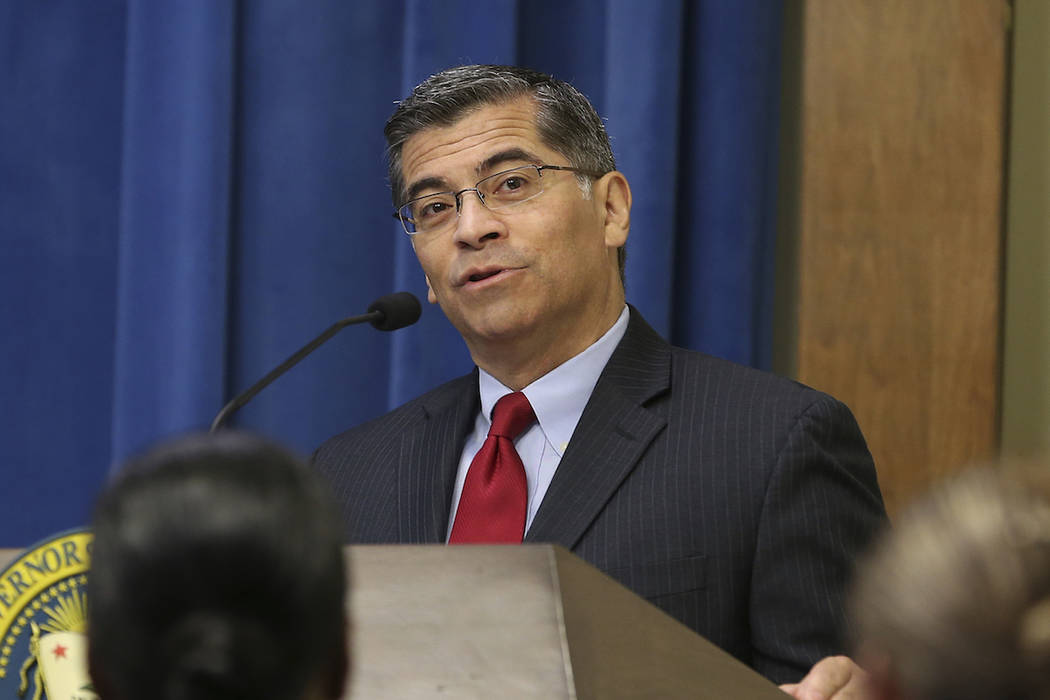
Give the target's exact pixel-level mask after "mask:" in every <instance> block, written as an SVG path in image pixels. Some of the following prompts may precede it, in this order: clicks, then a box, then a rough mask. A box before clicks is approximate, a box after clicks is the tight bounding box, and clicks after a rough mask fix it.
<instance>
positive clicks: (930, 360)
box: [797, 0, 1009, 512]
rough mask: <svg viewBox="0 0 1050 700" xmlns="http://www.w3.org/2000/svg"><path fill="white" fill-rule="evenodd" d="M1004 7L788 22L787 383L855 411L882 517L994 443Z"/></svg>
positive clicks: (968, 2)
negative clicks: (793, 355) (796, 26)
mask: <svg viewBox="0 0 1050 700" xmlns="http://www.w3.org/2000/svg"><path fill="white" fill-rule="evenodd" d="M1008 9H1009V8H1008V5H1007V3H1006V2H1004V0H924V1H923V2H915V1H914V0H808V1H807V2H806V3H805V5H804V9H803V12H802V25H803V26H802V32H803V36H802V51H801V61H802V63H801V92H802V95H801V117H800V122H799V130H800V137H801V143H800V147H801V150H800V158H801V163H800V168H801V169H800V171H799V174H798V177H799V180H798V186H799V195H798V196H799V201H798V205H797V209H798V213H797V216H798V219H799V220H798V222H797V225H798V229H799V240H798V251H797V255H798V260H797V265H798V268H797V275H798V281H797V285H798V289H797V295H798V307H797V314H798V316H797V332H798V347H797V353H798V354H797V363H798V377H799V379H800V380H801V381H803V382H805V383H807V384H810V385H811V386H814V387H817V388H819V389H822V390H825V391H828V392H829V393H831V394H833V395H835V396H837V397H838V398H840V399H842V400H843V401H845V402H846V403H847V404H849V406H850V407H851V408H852V409H853V411H854V413H855V414H856V416H857V419H858V421H859V422H860V425H861V428H862V429H863V431H864V433H865V435H866V436H867V438H868V441H869V444H870V447H871V450H872V453H873V455H874V456H875V461H876V465H877V467H878V470H879V478H880V482H881V484H882V486H883V491H884V494H885V496H886V499H887V503H888V505H889V507H890V509H891V512H893V511H895V510H896V509H897V508H898V507H899V506H900V505H901V504H902V503H903V502H904V501H905V500H907V499H909V498H910V497H911V496H913V495H914V494H916V493H917V492H918V491H921V490H923V489H924V488H925V487H926V486H927V485H928V484H929V482H930V481H931V480H933V479H935V478H937V477H938V476H941V475H943V474H945V473H947V472H950V471H953V470H955V469H957V468H959V467H960V466H961V465H963V464H965V463H967V462H970V461H973V460H975V459H980V458H985V457H987V456H989V455H991V454H992V453H993V452H994V451H995V449H996V445H997V440H998V435H997V432H998V414H997V405H998V392H999V389H998V387H999V380H998V376H999V345H1000V340H999V338H1000V316H1001V296H1002V295H1001V261H1002V251H1001V247H1002V244H1001V241H1002V196H1003V195H1002V193H1003V148H1004V145H1003V144H1004V126H1003V125H1004V115H1005V109H1004V99H1005V84H1006V74H1007V73H1006V68H1007V65H1006V56H1007V44H1008V42H1007V36H1008V31H1007V23H1008Z"/></svg>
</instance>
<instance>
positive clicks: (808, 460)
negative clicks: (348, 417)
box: [315, 66, 885, 698]
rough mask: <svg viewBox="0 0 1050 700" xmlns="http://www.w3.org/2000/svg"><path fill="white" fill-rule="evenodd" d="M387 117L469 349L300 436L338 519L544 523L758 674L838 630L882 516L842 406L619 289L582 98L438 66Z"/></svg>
mask: <svg viewBox="0 0 1050 700" xmlns="http://www.w3.org/2000/svg"><path fill="white" fill-rule="evenodd" d="M386 135H387V140H388V143H389V144H390V181H391V184H392V187H393V194H394V200H395V205H396V206H397V207H398V216H399V217H400V218H401V220H402V222H403V223H404V225H405V230H406V232H408V233H409V234H410V235H411V237H412V245H413V248H414V250H415V252H416V255H417V257H418V258H419V262H420V264H421V266H422V268H423V272H424V274H425V275H426V280H427V286H428V290H429V292H428V298H429V301H430V302H431V303H437V304H440V306H441V309H442V310H443V311H444V313H445V314H446V316H447V317H448V318H449V320H450V321H451V322H452V324H453V325H454V326H455V327H456V329H457V330H458V331H459V332H460V333H461V334H462V336H463V338H464V340H465V341H466V344H467V347H468V348H469V350H470V353H471V357H472V358H473V360H474V361H475V363H476V364H477V369H476V370H475V371H474V372H473V373H472V374H470V375H468V376H466V377H462V378H460V379H457V380H454V381H452V382H449V383H448V384H445V385H443V386H441V387H438V388H437V389H435V390H433V391H431V392H429V393H427V394H424V395H423V396H421V397H419V398H417V399H415V400H413V401H411V402H409V403H408V404H406V405H404V406H402V407H400V408H398V409H396V410H395V411H393V412H391V413H389V414H387V415H385V416H383V417H381V418H379V419H377V420H375V421H372V422H370V423H367V424H365V425H362V426H359V427H357V428H354V429H352V430H350V431H347V432H346V433H343V434H342V435H339V436H337V437H335V438H333V439H332V440H330V441H328V442H327V443H325V444H324V445H323V446H322V447H321V448H320V449H319V450H318V452H317V454H316V455H315V463H316V465H317V466H318V468H319V469H321V470H322V471H323V472H325V473H327V475H328V476H329V477H330V478H331V480H332V481H333V483H334V485H335V488H336V491H337V496H338V497H339V498H340V499H341V500H342V502H343V503H344V504H345V506H346V510H345V518H346V524H347V528H348V534H349V538H350V540H351V541H352V542H445V541H449V542H485V541H488V542H492V541H521V540H522V538H524V541H526V542H556V543H558V544H561V545H563V546H565V547H567V548H569V549H571V550H572V551H574V552H575V553H576V554H578V555H580V556H581V557H583V558H584V559H586V560H588V561H590V562H591V563H593V564H594V565H596V566H597V567H599V568H601V569H603V570H604V571H606V572H607V573H609V574H610V575H611V576H613V577H614V578H617V579H619V580H620V581H621V582H623V583H624V584H625V585H627V586H628V587H630V588H632V589H633V590H635V591H636V592H638V593H639V594H640V595H642V596H644V597H646V598H648V599H649V600H650V601H652V602H653V603H654V604H656V605H658V606H660V607H661V608H663V609H664V610H666V611H667V612H668V613H670V614H671V615H673V616H675V617H676V618H678V619H679V620H681V621H682V622H684V623H685V624H687V625H689V626H690V627H692V628H693V629H695V630H696V631H697V632H699V633H700V634H702V635H704V636H705V637H707V638H708V639H710V640H712V641H713V642H715V643H717V644H719V645H720V646H722V647H723V648H725V649H726V650H728V651H729V652H730V653H732V654H734V655H736V656H737V657H738V658H740V659H742V660H743V661H744V662H746V663H748V664H750V665H751V666H752V667H754V668H755V669H756V670H758V671H759V672H760V673H763V674H764V675H766V676H768V677H769V678H771V679H773V680H774V681H777V682H782V683H783V682H788V681H796V680H798V679H799V678H800V677H801V676H802V675H803V674H804V673H805V672H806V670H807V669H809V668H810V667H811V666H812V665H813V664H814V662H816V661H817V660H819V659H821V658H822V657H826V656H829V655H831V654H836V653H839V650H840V649H841V644H840V642H839V634H840V632H841V628H840V627H841V621H842V612H841V611H842V605H841V603H842V591H843V587H844V586H845V585H846V583H847V579H848V577H849V575H850V573H851V569H852V565H853V560H854V556H855V554H856V553H857V552H858V551H859V550H860V549H862V548H863V547H864V546H865V545H866V544H867V542H868V541H869V539H870V538H871V536H872V535H873V533H874V532H875V531H876V530H877V529H878V528H879V527H880V526H881V525H882V523H883V522H884V520H885V511H884V508H883V505H882V499H881V495H880V493H879V489H878V485H877V482H876V476H875V470H874V466H873V464H872V461H871V457H870V454H869V453H868V450H867V447H866V446H865V443H864V439H863V437H862V436H861V434H860V430H859V429H858V427H857V425H856V422H855V421H854V420H853V417H852V416H851V415H850V413H849V411H848V409H846V408H845V406H843V405H842V404H840V403H838V402H837V401H835V400H834V399H832V398H831V397H829V396H826V395H824V394H821V393H819V392H816V391H814V390H812V389H809V388H807V387H804V386H802V385H799V384H797V383H794V382H791V381H788V380H785V379H781V378H777V377H774V376H772V375H769V374H766V373H762V372H758V371H756V370H752V369H749V368H745V367H741V366H738V365H734V364H732V363H729V362H725V361H722V360H718V359H716V358H713V357H709V356H705V355H702V354H700V353H696V352H691V351H687V350H683V349H679V348H673V347H671V346H670V345H668V344H667V343H666V342H665V341H664V340H663V339H662V338H660V336H659V335H658V334H657V333H656V332H655V331H653V329H652V328H650V327H649V325H648V324H647V323H646V322H645V320H644V319H643V318H642V317H641V315H640V314H639V313H638V311H637V310H636V309H634V308H632V307H629V306H628V305H627V304H626V303H625V296H624V286H623V278H622V274H623V246H624V244H625V243H626V240H627V234H628V230H629V227H630V209H631V191H630V187H629V185H628V183H627V179H626V178H625V177H624V175H623V174H622V173H619V172H617V171H616V169H615V163H614V161H613V156H612V151H611V148H610V146H609V141H608V137H607V136H606V133H605V130H604V127H603V125H602V122H601V119H600V118H599V116H598V115H597V113H596V112H595V110H594V108H593V107H592V106H591V105H590V103H589V102H588V101H587V99H586V98H585V97H584V96H583V95H582V94H580V93H579V92H578V91H577V90H575V88H573V87H572V86H570V85H568V84H566V83H564V82H562V81H558V80H555V79H553V78H551V77H550V76H546V75H543V74H540V73H536V72H533V71H529V70H525V69H520V68H510V67H499V66H465V67H460V68H453V69H450V70H447V71H444V72H442V73H439V74H438V75H435V76H433V77H431V78H429V79H428V80H427V81H425V82H424V83H422V84H421V85H420V86H418V87H417V88H416V89H415V90H414V91H413V93H412V95H411V96H410V97H409V98H407V99H406V100H404V101H403V102H401V103H400V105H399V107H398V108H397V110H396V111H395V113H394V115H393V116H392V117H391V119H390V121H389V122H388V123H387V127H386ZM508 395H509V396H510V397H512V398H511V399H510V400H509V401H502V400H501V399H504V398H505V397H507V396H508ZM521 396H524V397H525V398H526V399H527V401H522V400H520V397H521ZM515 397H517V398H515ZM511 403H513V404H514V408H503V409H501V405H505V406H509V405H510V404H511ZM522 405H523V406H524V408H521V406H522ZM494 407H495V411H494ZM519 410H520V411H524V413H520V415H523V416H525V418H523V419H522V420H520V421H519V420H518V418H517V417H516V416H518V415H519V413H514V416H515V417H513V418H506V416H507V415H510V412H511V411H519ZM501 412H502V413H501ZM512 424H514V425H516V427H515V428H513V429H509V428H506V426H507V425H512ZM522 426H524V428H523V432H520V434H519V433H518V430H519V429H521V428H522ZM490 428H491V429H492V434H490ZM511 474H512V476H508V475H511ZM860 677H861V674H860V672H859V669H857V668H856V667H855V666H854V665H853V664H852V663H851V662H850V661H849V660H848V659H844V658H835V659H830V660H825V661H823V662H821V664H819V665H818V666H817V667H816V668H815V669H814V670H813V672H812V673H811V674H810V675H809V676H808V677H807V678H806V681H805V682H804V683H803V684H802V685H801V686H786V688H787V689H788V690H789V692H793V693H796V694H797V696H798V697H808V696H806V695H805V693H809V692H811V691H814V690H817V691H819V692H817V694H816V695H813V696H812V697H832V695H833V693H835V692H838V694H837V695H834V697H836V698H846V697H851V695H850V693H852V692H854V690H853V689H854V687H855V685H856V681H857V680H858V679H859V678H860ZM824 688H826V689H828V690H827V692H824V690H822V689H824Z"/></svg>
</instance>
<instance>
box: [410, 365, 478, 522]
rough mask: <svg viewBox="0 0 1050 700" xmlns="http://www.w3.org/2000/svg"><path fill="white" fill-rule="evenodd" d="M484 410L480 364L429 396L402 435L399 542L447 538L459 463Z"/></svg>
mask: <svg viewBox="0 0 1050 700" xmlns="http://www.w3.org/2000/svg"><path fill="white" fill-rule="evenodd" d="M479 410H480V409H479V400H478V376H477V370H476V369H475V370H474V372H472V373H471V374H469V375H467V376H465V377H460V378H459V379H456V380H454V381H452V382H450V383H449V384H447V385H446V386H445V387H444V388H443V389H442V390H439V391H437V392H434V393H433V394H431V395H430V396H428V397H426V399H425V400H424V402H423V404H422V406H421V407H420V409H419V417H418V419H417V421H416V426H415V428H414V429H412V430H410V431H406V433H405V435H404V436H403V437H402V440H401V450H400V461H399V462H398V465H397V469H398V514H399V517H398V522H399V524H400V527H401V532H400V537H399V541H401V542H444V541H445V533H446V531H447V528H448V513H449V504H450V502H451V500H452V486H453V483H454V480H455V475H456V467H457V465H458V464H459V457H460V453H461V452H462V450H463V441H464V440H465V438H466V435H467V433H468V432H469V431H470V430H471V428H473V426H474V419H475V417H476V416H477V413H478V411H479Z"/></svg>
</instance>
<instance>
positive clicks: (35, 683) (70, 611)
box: [0, 530, 98, 700]
mask: <svg viewBox="0 0 1050 700" xmlns="http://www.w3.org/2000/svg"><path fill="white" fill-rule="evenodd" d="M90 559H91V533H90V532H89V531H87V530H72V531H68V532H64V533H61V534H59V535H56V536H55V537H52V538H50V539H48V540H45V541H43V542H40V543H38V544H36V545H34V546H33V547H30V548H29V549H27V550H26V551H25V552H23V553H22V554H21V555H20V556H19V557H18V558H16V559H15V560H14V561H13V562H12V563H11V564H10V565H9V566H8V567H7V568H6V569H4V570H3V571H0V697H19V698H26V697H27V694H28V693H29V691H30V689H32V691H33V692H32V696H31V697H32V698H33V700H41V699H42V698H48V699H49V700H56V699H57V698H62V700H97V698H98V695H97V694H96V693H95V691H94V688H93V687H92V685H91V680H90V678H89V676H88V671H87V636H86V631H87V605H88V603H87V583H88V579H87V571H88V566H89V564H90Z"/></svg>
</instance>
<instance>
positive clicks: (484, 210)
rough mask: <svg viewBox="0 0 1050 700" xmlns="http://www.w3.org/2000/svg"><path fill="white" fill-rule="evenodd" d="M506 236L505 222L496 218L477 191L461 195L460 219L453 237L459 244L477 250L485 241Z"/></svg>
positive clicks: (463, 192)
mask: <svg viewBox="0 0 1050 700" xmlns="http://www.w3.org/2000/svg"><path fill="white" fill-rule="evenodd" d="M505 234H506V229H505V228H504V226H503V221H502V220H501V219H500V218H498V217H497V216H495V215H494V214H493V213H492V210H490V209H489V208H488V207H487V206H485V204H484V201H483V200H482V199H481V194H480V193H479V192H478V191H477V190H473V189H471V190H463V191H462V192H460V193H459V218H458V220H457V221H456V230H455V232H454V233H453V237H454V239H455V241H456V242H457V243H462V244H464V245H468V246H470V247H472V248H477V247H479V246H481V245H483V243H484V241H486V240H489V239H492V238H499V237H500V236H503V235H505Z"/></svg>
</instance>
